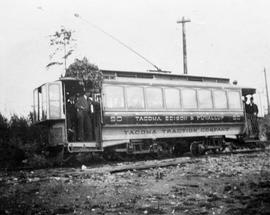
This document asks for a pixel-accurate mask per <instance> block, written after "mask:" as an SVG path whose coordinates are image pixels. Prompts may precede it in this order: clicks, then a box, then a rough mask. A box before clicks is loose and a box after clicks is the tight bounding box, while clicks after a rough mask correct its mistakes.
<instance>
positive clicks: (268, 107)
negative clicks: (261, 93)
mask: <svg viewBox="0 0 270 215" xmlns="http://www.w3.org/2000/svg"><path fill="white" fill-rule="evenodd" d="M264 80H265V88H266V89H265V90H266V98H267V114H268V115H270V102H269V94H268V86H267V78H266V69H265V68H264Z"/></svg>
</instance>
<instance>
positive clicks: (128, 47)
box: [74, 13, 162, 71]
mask: <svg viewBox="0 0 270 215" xmlns="http://www.w3.org/2000/svg"><path fill="white" fill-rule="evenodd" d="M74 16H75V17H76V18H78V19H80V20H82V21H83V22H85V23H87V24H89V25H91V26H92V27H93V28H95V29H97V30H98V31H100V32H102V33H104V34H105V35H107V36H108V37H110V38H111V39H113V40H114V41H116V42H118V43H119V44H121V45H122V46H124V47H125V48H127V49H128V50H130V51H131V52H133V53H134V54H136V55H137V56H139V57H140V58H142V59H143V60H144V61H146V62H147V63H149V64H151V65H152V66H153V67H154V68H155V69H156V70H157V71H162V70H161V69H160V68H159V67H158V66H156V65H155V64H154V63H152V62H151V61H150V60H148V59H147V58H146V57H144V56H143V55H142V54H140V53H138V52H137V51H135V50H134V49H133V48H131V47H130V46H128V45H127V44H125V43H124V42H122V41H121V40H120V39H118V38H116V37H115V36H113V35H112V34H110V33H108V32H106V31H105V30H103V29H102V28H100V27H99V26H97V25H95V24H94V23H92V22H89V21H88V20H86V19H84V18H82V17H81V16H80V15H79V14H78V13H75V14H74Z"/></svg>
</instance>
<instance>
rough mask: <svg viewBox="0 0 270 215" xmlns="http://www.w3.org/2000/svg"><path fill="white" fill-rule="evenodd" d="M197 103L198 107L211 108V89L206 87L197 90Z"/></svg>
mask: <svg viewBox="0 0 270 215" xmlns="http://www.w3.org/2000/svg"><path fill="white" fill-rule="evenodd" d="M198 103H199V107H200V108H212V107H213V102H212V96H211V91H210V90H207V89H199V90H198Z"/></svg>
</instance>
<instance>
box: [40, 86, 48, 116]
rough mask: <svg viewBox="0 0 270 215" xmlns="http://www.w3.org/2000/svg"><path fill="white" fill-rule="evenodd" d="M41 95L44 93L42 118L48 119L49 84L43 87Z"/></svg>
mask: <svg viewBox="0 0 270 215" xmlns="http://www.w3.org/2000/svg"><path fill="white" fill-rule="evenodd" d="M41 95H42V116H41V119H42V120H45V119H47V104H48V103H47V85H43V86H42V87H41Z"/></svg>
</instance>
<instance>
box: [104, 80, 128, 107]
mask: <svg viewBox="0 0 270 215" xmlns="http://www.w3.org/2000/svg"><path fill="white" fill-rule="evenodd" d="M106 87H119V88H122V92H123V104H124V106H123V107H108V106H107V95H106V93H105V91H106V90H105V88H106ZM102 97H103V99H102V100H103V101H104V106H103V107H104V110H126V109H127V103H126V86H125V85H118V84H117V85H115V84H106V85H104V86H103V89H102Z"/></svg>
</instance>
